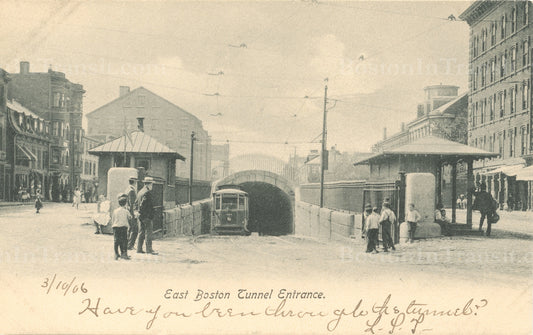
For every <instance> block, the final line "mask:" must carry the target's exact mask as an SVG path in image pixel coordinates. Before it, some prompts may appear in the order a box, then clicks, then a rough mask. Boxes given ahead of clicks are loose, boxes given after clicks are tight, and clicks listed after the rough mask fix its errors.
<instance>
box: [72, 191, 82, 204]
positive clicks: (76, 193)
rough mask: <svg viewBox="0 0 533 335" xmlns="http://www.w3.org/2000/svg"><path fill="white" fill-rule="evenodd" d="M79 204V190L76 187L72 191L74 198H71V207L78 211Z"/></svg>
mask: <svg viewBox="0 0 533 335" xmlns="http://www.w3.org/2000/svg"><path fill="white" fill-rule="evenodd" d="M80 202H81V192H80V189H79V188H78V187H76V189H75V190H74V197H72V207H76V209H78V207H79V206H80Z"/></svg>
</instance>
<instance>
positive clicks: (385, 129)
mask: <svg viewBox="0 0 533 335" xmlns="http://www.w3.org/2000/svg"><path fill="white" fill-rule="evenodd" d="M386 139H387V128H386V127H384V128H383V140H386Z"/></svg>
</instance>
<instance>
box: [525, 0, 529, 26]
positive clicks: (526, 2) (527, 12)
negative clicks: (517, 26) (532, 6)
mask: <svg viewBox="0 0 533 335" xmlns="http://www.w3.org/2000/svg"><path fill="white" fill-rule="evenodd" d="M529 3H530V1H524V26H527V25H528V23H529Z"/></svg>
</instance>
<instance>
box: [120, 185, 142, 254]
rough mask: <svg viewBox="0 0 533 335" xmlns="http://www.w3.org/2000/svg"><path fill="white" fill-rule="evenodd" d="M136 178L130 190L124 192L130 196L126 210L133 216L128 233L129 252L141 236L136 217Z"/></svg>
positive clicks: (129, 187) (129, 186)
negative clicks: (139, 235) (138, 236)
mask: <svg viewBox="0 0 533 335" xmlns="http://www.w3.org/2000/svg"><path fill="white" fill-rule="evenodd" d="M136 181H137V179H136V178H133V177H132V178H130V180H129V185H128V188H127V189H126V192H124V193H125V194H126V195H127V196H128V198H127V199H128V203H127V205H126V208H127V209H128V211H129V212H130V214H131V221H130V227H129V231H128V250H132V249H133V247H134V245H135V241H136V240H137V235H138V234H139V224H138V223H137V218H136V217H135V213H134V210H135V201H136V200H137V188H136V187H135V182H136Z"/></svg>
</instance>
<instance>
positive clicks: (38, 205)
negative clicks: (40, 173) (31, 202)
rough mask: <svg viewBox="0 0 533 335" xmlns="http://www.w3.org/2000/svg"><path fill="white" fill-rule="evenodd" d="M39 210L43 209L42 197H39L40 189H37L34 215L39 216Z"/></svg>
mask: <svg viewBox="0 0 533 335" xmlns="http://www.w3.org/2000/svg"><path fill="white" fill-rule="evenodd" d="M41 208H43V201H42V195H41V189H40V188H38V189H37V192H35V213H36V214H39V213H40V212H39V211H40V210H41Z"/></svg>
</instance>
